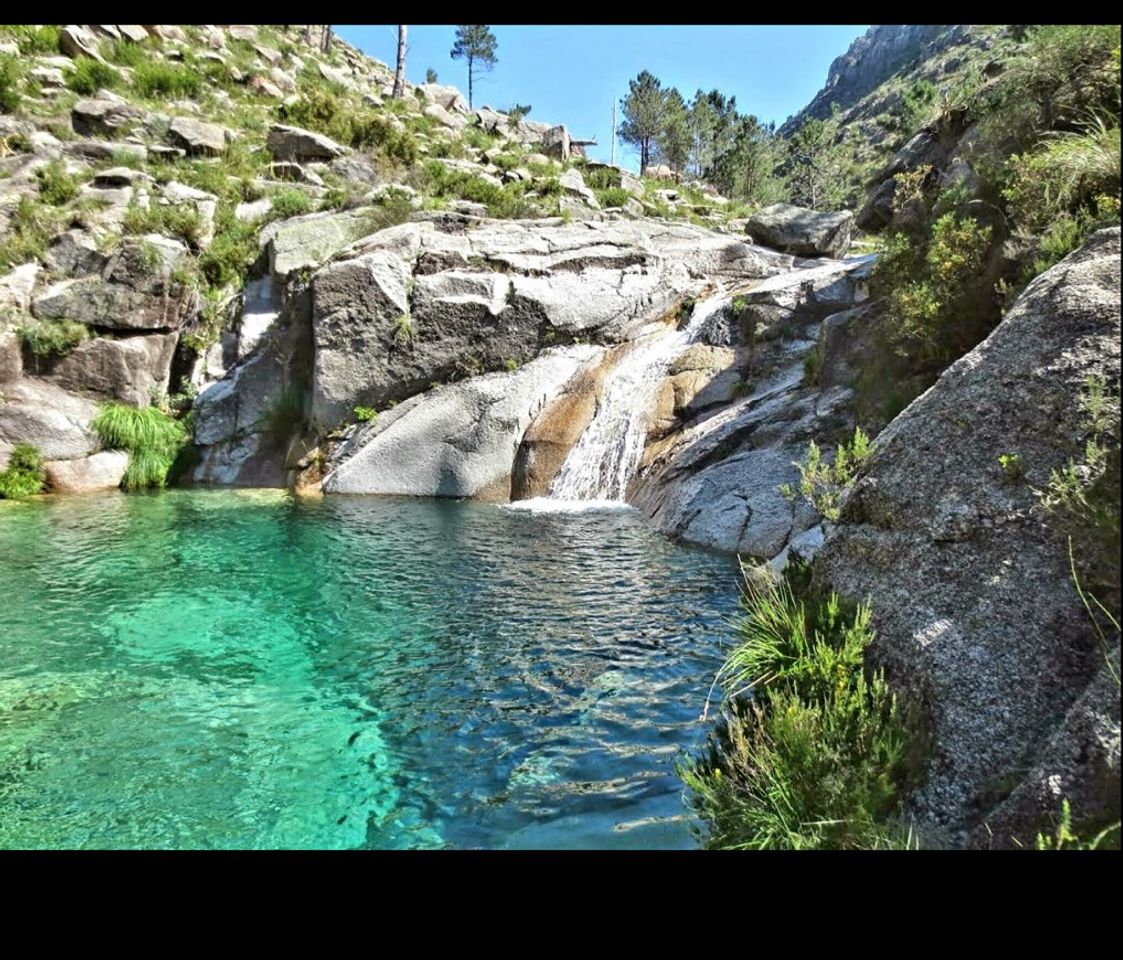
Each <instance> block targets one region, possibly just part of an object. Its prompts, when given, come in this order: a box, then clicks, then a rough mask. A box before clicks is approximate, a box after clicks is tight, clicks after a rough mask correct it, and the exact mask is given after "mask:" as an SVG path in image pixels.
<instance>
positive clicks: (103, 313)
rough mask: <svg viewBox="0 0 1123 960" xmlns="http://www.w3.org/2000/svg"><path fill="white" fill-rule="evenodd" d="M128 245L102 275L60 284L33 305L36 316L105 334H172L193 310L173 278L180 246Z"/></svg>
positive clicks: (163, 242) (186, 291)
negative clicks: (145, 331) (147, 331)
mask: <svg viewBox="0 0 1123 960" xmlns="http://www.w3.org/2000/svg"><path fill="white" fill-rule="evenodd" d="M154 239H155V240H156V241H158V242H157V243H153V242H151V241H146V240H142V241H129V242H126V243H123V244H122V245H121V249H120V250H119V252H118V253H117V254H116V255H115V256H114V257H113V258H112V259H110V260H109V262H108V263H107V264H106V266H105V268H104V270H103V271H102V273H101V274H100V275H98V274H88V275H85V276H81V277H77V278H75V279H72V280H62V281H60V282H59V283H56V284H53V285H51V286H50V287H48V288H47V289H46V290H45V291H44V292H43V293H42V294H40V295H39V296H38V297H37V298H36V299H35V301H34V303H33V305H32V312H33V313H34V314H35V316H37V317H40V318H43V319H47V320H75V321H77V322H79V323H84V324H87V325H88V326H91V327H96V328H100V329H106V330H121V331H136V330H175V329H178V328H179V326H180V325H181V324H182V323H183V320H184V317H185V316H186V315H187V313H188V312H189V311H190V310H191V309H192V308H193V306H194V294H193V292H192V291H191V290H190V289H189V288H187V287H185V286H183V285H182V284H180V283H178V282H177V281H175V280H174V279H172V271H173V268H174V266H175V264H176V263H177V262H178V260H179V256H180V255H182V254H185V253H186V250H185V249H184V248H183V247H182V245H178V244H176V243H175V242H174V241H169V240H166V239H165V238H161V237H155V238H154Z"/></svg>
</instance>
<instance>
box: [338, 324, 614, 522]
mask: <svg viewBox="0 0 1123 960" xmlns="http://www.w3.org/2000/svg"><path fill="white" fill-rule="evenodd" d="M601 353H602V351H601V350H600V349H598V348H597V347H592V346H575V347H559V348H555V349H552V350H548V351H544V352H543V353H542V355H541V356H539V357H538V358H537V359H536V360H534V361H532V362H531V363H528V364H527V365H526V366H524V367H521V368H519V369H518V370H516V371H514V372H513V373H493V374H489V375H487V376H483V377H473V378H472V379H471V380H468V381H465V382H464V383H458V384H453V385H452V386H448V387H441V388H439V389H437V390H435V391H432V392H430V393H427V394H424V395H422V396H421V397H418V398H416V399H414V400H412V401H410V402H408V403H405V404H402V405H401V406H400V407H397V408H395V409H394V410H392V411H390V412H389V413H387V414H385V415H383V417H382V418H380V419H381V420H382V422H376V423H374V424H372V425H371V426H369V427H367V428H366V429H365V430H363V431H360V433H359V434H358V436H356V437H355V438H354V440H352V441H351V444H352V445H355V446H357V447H358V451H357V452H355V453H351V452H350V450H343V451H341V457H345V458H346V459H345V460H344V462H343V463H342V464H341V465H340V466H338V467H336V468H335V469H333V470H332V471H331V472H330V473H328V475H327V476H326V477H325V478H324V484H323V487H324V491H325V492H326V493H388V494H408V495H411V496H430V497H433V496H436V497H477V498H479V499H484V500H508V499H510V495H511V474H512V470H513V468H514V460H515V451H516V448H517V447H518V443H519V440H520V438H521V437H522V435H523V433H524V432H525V431H526V428H527V426H529V424H530V422H531V420H532V419H533V417H534V415H535V414H536V413H538V411H539V410H541V409H542V406H543V405H544V404H545V403H547V402H548V401H549V400H550V399H552V398H553V397H554V396H555V395H556V394H557V393H558V391H559V390H560V389H561V388H562V387H563V386H564V384H565V383H566V382H567V381H568V380H569V379H570V378H571V377H572V376H573V375H574V374H575V373H576V372H577V371H578V370H579V369H580V368H581V367H582V366H583V365H585V364H587V363H589V362H590V361H595V360H597V359H598V358H599V357H600V356H601Z"/></svg>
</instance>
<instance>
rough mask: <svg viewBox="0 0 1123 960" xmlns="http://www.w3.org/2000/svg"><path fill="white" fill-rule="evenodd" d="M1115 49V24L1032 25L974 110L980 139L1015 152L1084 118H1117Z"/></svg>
mask: <svg viewBox="0 0 1123 960" xmlns="http://www.w3.org/2000/svg"><path fill="white" fill-rule="evenodd" d="M1119 46H1120V28H1119V25H1118V24H1115V25H1112V24H1081V25H1075V24H1061V25H1046V26H1039V27H1034V28H1033V29H1032V30H1031V32H1030V33H1029V35H1028V38H1027V43H1026V46H1025V49H1024V50H1023V52H1022V53H1021V55H1020V56H1018V57H1017V58H1015V60H1014V61H1013V62H1012V63H1011V64H1010V66H1009V68H1008V69H1007V70H1006V72H1005V73H1003V74H1002V77H1001V78H1000V80H999V82H998V83H997V84H995V86H994V88H993V89H992V90H990V91H989V92H988V93H987V94H986V95H985V97H983V99H982V100H981V101H980V102H979V104H978V106H977V109H978V110H979V111H980V112H981V113H983V114H984V119H983V124H982V130H983V134H984V138H985V139H986V140H987V141H989V142H990V143H993V144H1012V145H1013V147H1014V148H1015V149H1020V148H1022V147H1024V146H1027V145H1029V144H1031V143H1032V142H1033V141H1034V140H1035V139H1037V138H1038V137H1039V136H1040V134H1041V133H1042V132H1043V131H1046V130H1051V129H1057V128H1059V127H1061V126H1064V125H1068V124H1071V123H1073V122H1080V121H1082V120H1085V119H1086V118H1087V117H1088V116H1089V115H1094V114H1099V113H1103V112H1107V113H1111V114H1113V115H1114V116H1119Z"/></svg>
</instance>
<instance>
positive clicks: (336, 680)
mask: <svg viewBox="0 0 1123 960" xmlns="http://www.w3.org/2000/svg"><path fill="white" fill-rule="evenodd" d="M735 573H736V571H735V568H734V565H733V563H732V561H731V560H730V559H729V558H727V557H724V556H721V555H718V554H713V553H708V552H704V551H698V550H690V549H685V548H682V547H678V546H675V545H672V544H670V543H668V542H666V541H665V540H663V539H662V538H661V537H659V536H658V535H656V534H655V533H654V532H653V531H652V530H651V529H650V528H649V527H648V526H647V525H646V524H645V523H644V521H643V520H642V518H641V517H640V516H639V515H638V514H636V513H635V512H634V511H631V510H611V511H605V510H595V509H594V510H585V511H578V512H572V511H569V512H556V511H552V510H549V509H540V510H530V511H527V510H509V509H501V508H498V507H495V506H490V505H483V504H474V503H457V502H449V501H439V502H434V501H418V500H408V499H393V498H362V497H349V498H338V499H337V498H329V499H324V500H301V499H297V498H293V497H291V496H289V495H287V494H284V493H282V492H277V491H169V492H165V493H159V494H150V495H132V496H124V495H120V494H116V493H115V494H109V495H104V496H90V497H77V498H69V499H57V500H56V499H50V498H48V499H46V500H44V501H43V502H41V503H36V504H31V505H21V506H20V508H19V509H13V510H5V511H2V512H0V575H2V576H3V582H4V583H5V586H6V588H7V589H6V602H5V604H3V606H2V607H0V847H134V846H156V847H424V846H434V847H440V846H463V847H515V846H522V847H543V846H547V847H549V846H556V847H558V846H560V847H574V846H577V847H581V846H586V847H588V846H591V847H613V846H641V847H642V846H648V847H651V846H689V845H691V839H690V836H689V831H688V829H687V822H688V819H687V817H686V816H685V815H684V814H685V811H684V809H683V805H682V801H681V785H680V784H679V782H678V780H677V779H676V777H675V775H674V762H675V760H676V759H677V758H678V757H679V756H680V755H681V753H682V751H683V750H684V749H687V748H690V747H692V746H693V745H695V744H696V743H697V741H698V740H699V738H700V737H701V735H702V733H703V730H702V729H701V728H700V727H699V725H698V723H697V717H698V714H699V712H700V710H701V705H702V702H703V700H704V697H705V695H706V691H707V689H708V686H709V681H710V679H711V677H712V675H713V671H714V669H715V668H716V665H717V663H718V661H719V659H720V656H721V643H722V642H723V639H724V637H725V636H726V635H727V628H726V627H725V626H724V623H723V618H724V617H726V616H727V615H728V614H729V613H730V612H731V609H732V606H733V603H734V601H735V587H734V584H735Z"/></svg>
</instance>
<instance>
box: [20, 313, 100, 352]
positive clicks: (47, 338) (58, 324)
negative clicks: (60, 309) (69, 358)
mask: <svg viewBox="0 0 1123 960" xmlns="http://www.w3.org/2000/svg"><path fill="white" fill-rule="evenodd" d="M16 333H17V335H18V336H19V339H20V344H21V345H22V346H23V347H24V349H26V350H29V351H30V352H31V353H32V354H34V355H35V356H36V357H37V358H42V359H46V358H49V357H61V356H65V355H66V354H67V353H69V352H70V351H71V350H73V349H74V348H75V347H76V346H78V344H80V343H81V342H82V341H83V340H85V339H87V338H88V337H89V335H90V329H89V327H87V326H86V325H85V324H84V323H78V322H76V321H74V320H31V321H29V322H27V323H25V324H23V325H22V326H20V327H19V329H18V330H17V331H16Z"/></svg>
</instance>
